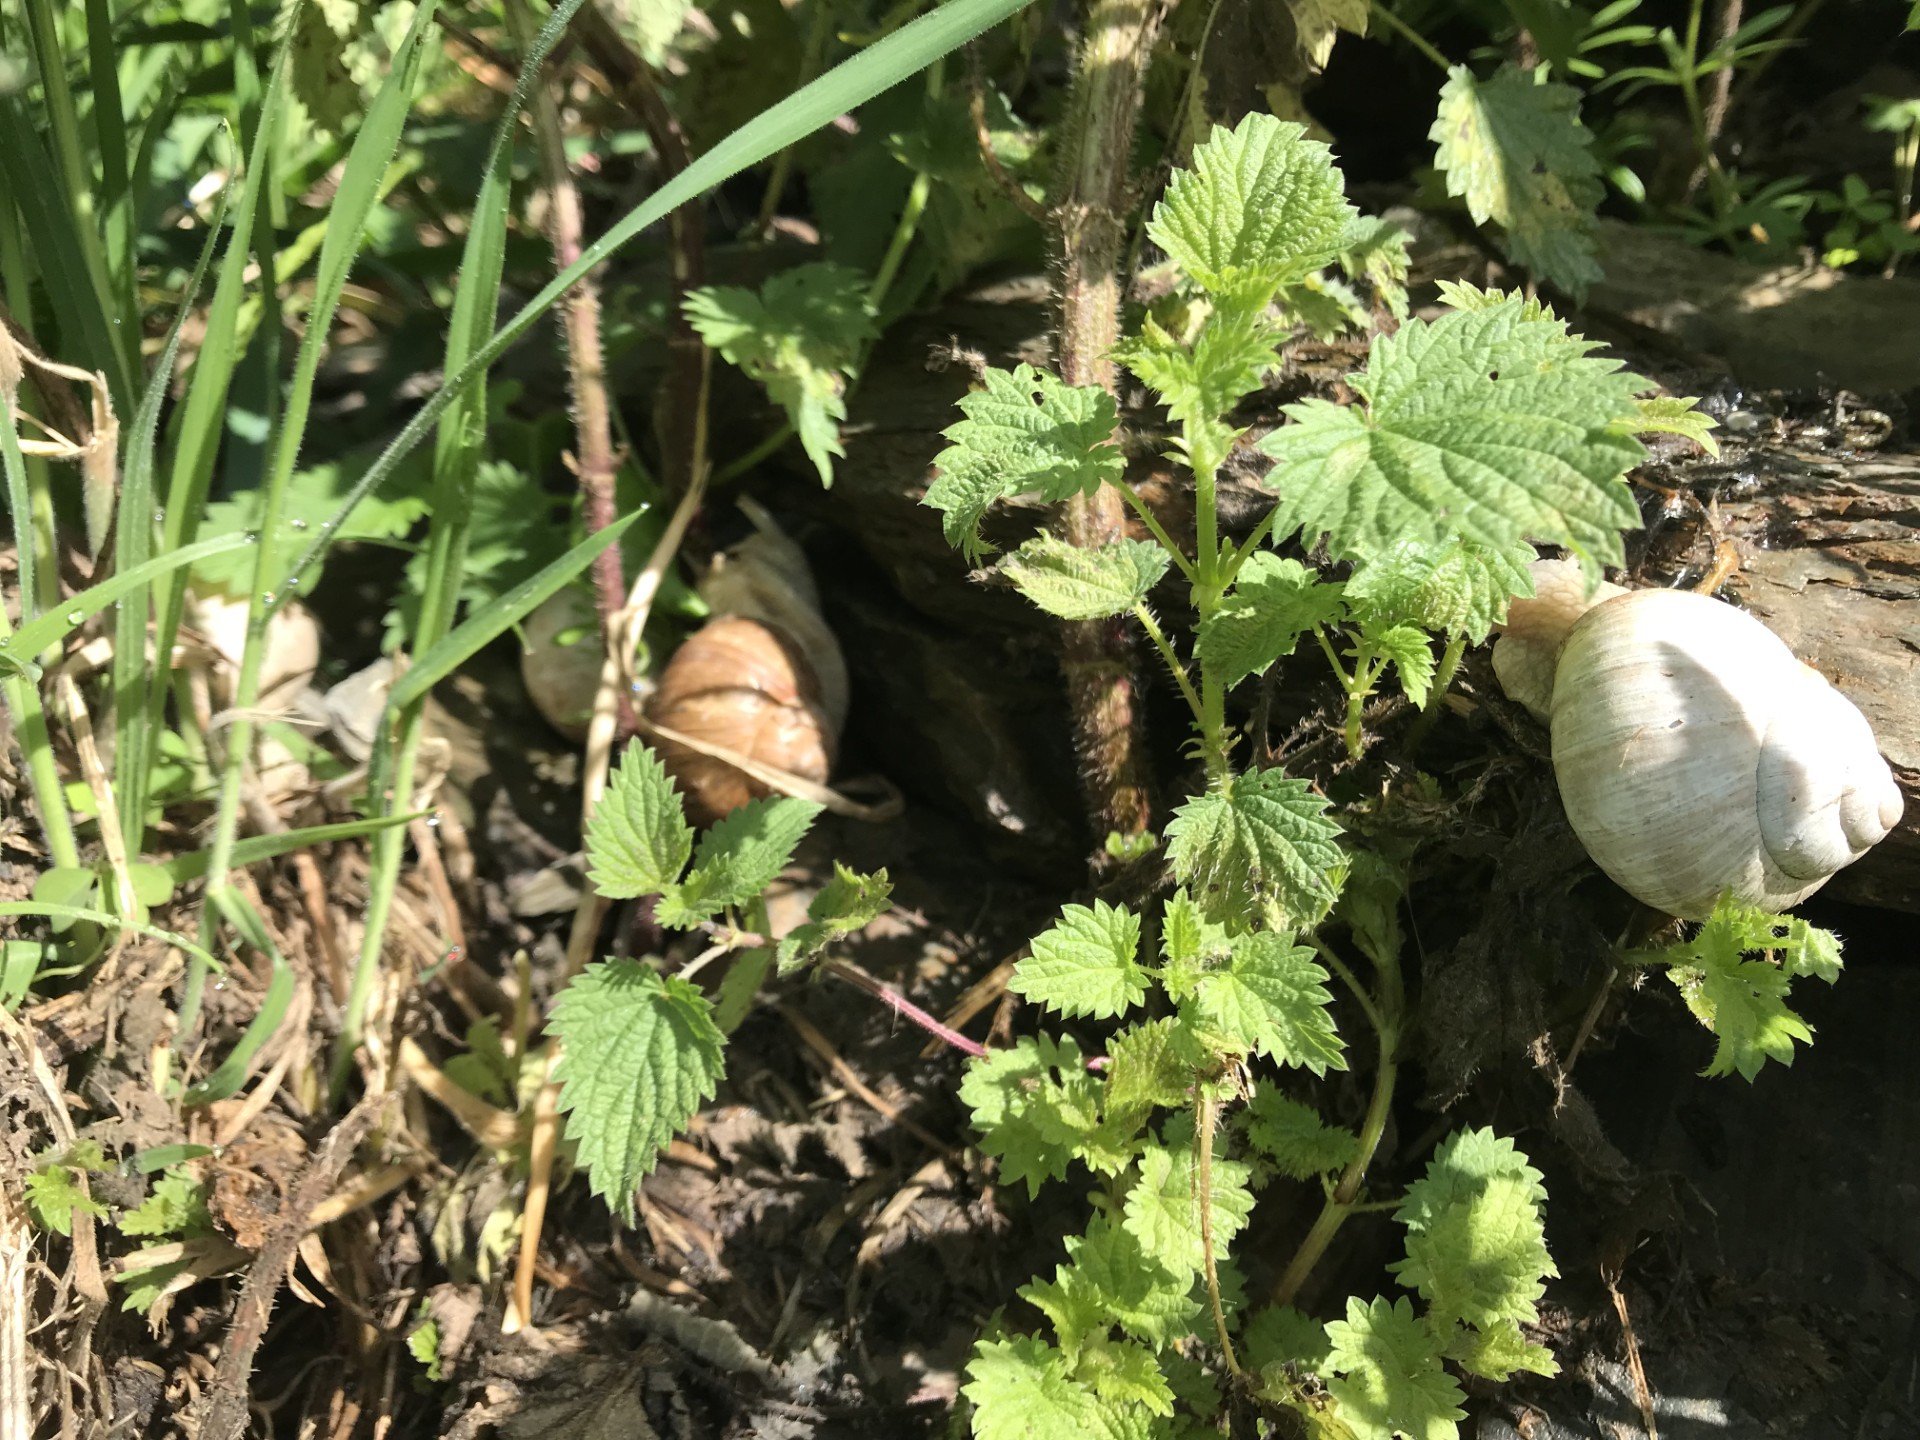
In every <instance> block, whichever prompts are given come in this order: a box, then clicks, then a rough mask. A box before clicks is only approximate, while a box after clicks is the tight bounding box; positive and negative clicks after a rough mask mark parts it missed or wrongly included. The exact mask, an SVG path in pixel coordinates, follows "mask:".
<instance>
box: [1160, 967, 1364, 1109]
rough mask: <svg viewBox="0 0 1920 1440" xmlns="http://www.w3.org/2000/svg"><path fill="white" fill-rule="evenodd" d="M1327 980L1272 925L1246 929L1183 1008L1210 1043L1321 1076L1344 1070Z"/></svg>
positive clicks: (1343, 1060)
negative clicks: (1228, 955) (1264, 928)
mask: <svg viewBox="0 0 1920 1440" xmlns="http://www.w3.org/2000/svg"><path fill="white" fill-rule="evenodd" d="M1326 981H1327V972H1326V971H1325V970H1323V969H1321V968H1320V962H1319V961H1318V960H1316V959H1315V958H1314V954H1313V951H1311V950H1309V949H1307V948H1306V947H1305V946H1304V945H1294V944H1292V943H1291V942H1290V941H1288V939H1287V938H1286V937H1285V936H1284V935H1275V934H1273V933H1271V932H1269V931H1260V932H1257V933H1255V934H1251V935H1241V936H1237V937H1235V939H1234V942H1233V959H1232V961H1231V962H1230V963H1229V964H1228V965H1227V966H1225V967H1224V968H1222V969H1218V970H1210V971H1208V972H1207V973H1206V974H1204V975H1202V976H1201V977H1200V979H1199V982H1198V984H1197V985H1195V987H1194V992H1193V999H1192V1000H1191V1001H1189V1002H1188V1003H1187V1005H1184V1006H1182V1014H1183V1016H1185V1017H1187V1018H1188V1019H1189V1023H1190V1024H1192V1025H1193V1027H1194V1029H1195V1030H1196V1031H1197V1032H1199V1033H1200V1034H1201V1035H1203V1036H1205V1037H1206V1039H1207V1042H1208V1046H1209V1048H1210V1049H1214V1050H1216V1051H1225V1052H1233V1053H1237V1054H1240V1055H1264V1056H1266V1057H1268V1058H1269V1059H1271V1060H1274V1061H1276V1062H1278V1063H1279V1064H1282V1065H1300V1066H1304V1067H1305V1068H1306V1069H1308V1070H1311V1071H1312V1072H1313V1073H1314V1074H1315V1075H1323V1074H1325V1073H1326V1072H1327V1071H1328V1070H1329V1069H1333V1070H1344V1069H1346V1068H1347V1062H1346V1057H1345V1056H1344V1054H1343V1053H1342V1051H1343V1049H1344V1047H1343V1045H1342V1044H1341V1040H1340V1036H1339V1034H1338V1033H1337V1032H1336V1031H1335V1029H1334V1025H1333V1016H1332V1014H1331V1013H1330V1012H1329V1010H1328V1009H1327V1007H1328V1006H1329V1005H1330V1004H1332V1002H1333V995H1332V993H1331V992H1330V991H1328V989H1327V986H1326Z"/></svg>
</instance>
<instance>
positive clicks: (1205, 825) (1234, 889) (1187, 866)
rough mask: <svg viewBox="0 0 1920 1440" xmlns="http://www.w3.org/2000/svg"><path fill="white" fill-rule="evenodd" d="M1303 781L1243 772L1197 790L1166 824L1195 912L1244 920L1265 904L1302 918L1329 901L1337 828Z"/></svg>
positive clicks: (1177, 871)
mask: <svg viewBox="0 0 1920 1440" xmlns="http://www.w3.org/2000/svg"><path fill="white" fill-rule="evenodd" d="M1326 810H1327V801H1326V799H1325V798H1324V797H1322V796H1319V795H1315V794H1314V793H1313V791H1312V790H1311V789H1310V788H1309V787H1308V785H1307V782H1306V781H1304V780H1294V779H1290V778H1288V777H1287V776H1285V775H1283V774H1281V773H1280V772H1279V771H1278V770H1248V771H1243V772H1242V773H1241V774H1238V775H1235V776H1234V777H1233V778H1232V779H1231V780H1230V781H1228V782H1227V788H1226V789H1225V790H1224V791H1219V790H1214V791H1209V792H1207V793H1206V794H1204V795H1197V796H1195V797H1194V798H1193V799H1191V800H1189V801H1188V802H1187V803H1186V804H1184V805H1182V806H1181V807H1180V808H1179V810H1177V811H1176V812H1175V813H1174V817H1173V819H1172V820H1171V821H1170V822H1169V823H1168V825H1167V832H1166V833H1167V857H1168V859H1169V860H1170V861H1171V862H1172V864H1173V873H1174V878H1175V879H1176V880H1178V881H1180V882H1181V883H1182V884H1187V885H1191V886H1192V887H1193V895H1194V899H1195V901H1196V902H1197V903H1198V905H1199V907H1200V910H1201V913H1202V914H1204V915H1205V916H1206V917H1207V918H1208V919H1210V920H1215V921H1219V922H1222V923H1228V924H1234V923H1238V924H1245V923H1247V922H1249V921H1250V920H1251V919H1252V918H1253V917H1254V915H1255V913H1256V912H1257V910H1258V909H1259V907H1260V906H1261V905H1262V904H1263V903H1265V902H1272V903H1273V904H1276V905H1278V906H1279V907H1280V908H1281V909H1282V910H1284V911H1285V912H1286V913H1287V914H1288V915H1289V916H1292V917H1295V918H1296V919H1298V918H1304V917H1308V916H1312V915H1316V914H1319V913H1321V912H1322V911H1324V910H1325V909H1326V908H1327V906H1328V905H1330V904H1331V903H1332V902H1333V883H1332V878H1331V877H1332V875H1333V872H1334V870H1335V869H1336V868H1337V867H1338V866H1339V865H1340V863H1341V855H1340V847H1339V845H1338V844H1337V843H1336V841H1337V840H1338V838H1339V835H1340V827H1339V826H1338V825H1337V824H1335V823H1334V822H1333V821H1332V820H1330V819H1328V818H1327V814H1326Z"/></svg>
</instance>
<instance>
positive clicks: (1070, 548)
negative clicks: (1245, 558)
mask: <svg viewBox="0 0 1920 1440" xmlns="http://www.w3.org/2000/svg"><path fill="white" fill-rule="evenodd" d="M1171 560H1172V557H1171V556H1170V555H1168V554H1167V552H1166V551H1165V550H1163V549H1161V548H1160V546H1159V545H1158V544H1156V543H1155V542H1153V541H1151V540H1116V541H1114V542H1113V543H1112V544H1111V545H1102V546H1101V547H1100V548H1099V549H1097V550H1082V549H1080V548H1079V547H1078V546H1077V545H1070V544H1068V543H1067V542H1066V541H1065V540H1061V539H1058V538H1056V537H1054V536H1052V535H1036V536H1034V538H1033V539H1031V540H1029V541H1027V543H1026V544H1024V545H1022V546H1021V547H1020V548H1019V549H1018V550H1016V551H1014V552H1013V553H1012V554H1011V555H1009V556H1008V557H1007V558H1006V559H1005V560H1003V561H1002V562H1001V564H1000V569H1001V571H1002V573H1004V574H1005V575H1006V576H1007V578H1008V579H1010V580H1011V581H1013V583H1014V587H1015V588H1016V589H1018V590H1019V592H1020V593H1021V594H1022V595H1024V596H1026V597H1027V599H1029V600H1031V601H1032V602H1033V603H1034V604H1035V605H1038V606H1039V607H1040V608H1041V609H1042V610H1044V611H1046V612H1047V613H1048V614H1049V615H1057V616H1059V617H1060V618H1061V619H1062V620H1101V619H1105V618H1106V617H1108V616H1110V615H1125V614H1127V613H1129V612H1130V611H1131V610H1132V609H1133V607H1134V606H1136V605H1138V604H1140V603H1141V602H1142V601H1144V600H1145V599H1146V598H1147V595H1148V592H1150V591H1151V590H1152V589H1153V587H1154V586H1155V585H1157V584H1158V583H1159V581H1160V577H1161V576H1162V575H1164V574H1166V573H1167V566H1168V564H1169V563H1170V562H1171Z"/></svg>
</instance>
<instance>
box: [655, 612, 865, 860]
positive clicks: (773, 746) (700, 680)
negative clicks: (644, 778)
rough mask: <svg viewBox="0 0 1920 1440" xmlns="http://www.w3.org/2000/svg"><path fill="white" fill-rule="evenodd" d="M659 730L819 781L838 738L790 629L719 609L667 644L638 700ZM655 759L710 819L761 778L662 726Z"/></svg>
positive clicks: (751, 793)
mask: <svg viewBox="0 0 1920 1440" xmlns="http://www.w3.org/2000/svg"><path fill="white" fill-rule="evenodd" d="M648 715H649V718H651V719H652V720H653V722H654V723H655V724H657V725H661V726H664V727H665V728H667V729H669V730H675V731H678V732H680V733H682V734H685V735H689V736H692V737H695V738H697V739H699V740H702V741H704V742H706V743H707V744H709V745H714V746H718V747H721V748H724V749H727V750H732V751H735V752H736V753H738V754H741V755H745V756H747V757H748V758H749V759H752V760H756V761H758V762H760V763H761V764H763V765H770V766H773V767H774V768H776V769H780V770H785V771H788V772H789V773H791V774H795V775H798V776H800V777H802V778H803V779H806V780H811V781H814V782H815V783H817V784H824V783H825V782H826V780H827V777H828V776H829V775H830V774H831V773H832V771H833V761H834V754H835V751H836V749H837V748H838V727H837V726H836V725H835V724H834V720H833V716H832V715H831V714H830V712H829V710H828V708H827V704H826V701H825V698H824V697H823V695H822V693H821V688H820V682H819V679H818V677H817V676H816V674H815V671H814V667H813V665H812V663H811V662H810V661H809V659H808V657H807V655H806V653H805V651H804V650H803V648H802V647H801V646H800V644H799V643H798V642H797V641H796V640H794V639H793V638H792V637H790V636H788V635H786V634H785V633H783V632H782V631H780V630H776V629H774V628H773V627H772V626H770V625H767V624H765V623H763V622H761V621H759V620H751V619H748V618H746V617H745V616H738V615H729V616H722V617H721V618H719V619H717V620H712V621H709V622H708V623H707V624H706V625H705V626H703V627H702V628H701V629H700V630H698V631H696V632H695V633H694V634H693V635H692V636H690V637H689V638H688V640H687V641H686V643H685V644H683V645H682V646H681V647H680V648H679V650H677V651H675V652H674V656H673V659H672V661H671V662H669V663H668V665H667V668H666V671H665V673H664V674H662V675H661V677H660V684H659V687H658V688H657V689H656V690H655V691H654V694H653V700H652V703H651V704H650V705H649V706H648ZM654 748H655V749H656V750H657V751H658V752H659V755H660V760H661V763H662V764H664V765H665V766H666V768H667V773H668V774H670V775H672V776H673V778H674V780H675V781H676V782H677V783H678V785H679V787H680V790H681V793H682V794H683V795H684V796H685V797H686V805H687V815H688V818H690V819H691V820H693V821H694V822H695V823H696V824H701V825H710V824H712V823H713V822H715V821H716V820H719V819H720V818H721V817H722V816H724V815H726V814H727V813H728V812H729V811H732V810H736V809H738V808H739V807H740V806H742V805H744V804H746V803H747V802H748V801H749V800H752V799H756V798H758V797H760V796H763V795H766V794H768V793H770V791H769V787H767V786H766V785H764V784H762V783H761V782H760V781H758V780H756V779H754V778H753V777H752V776H749V775H747V774H745V773H743V772H742V771H740V770H738V769H736V768H734V767H733V766H732V765H729V764H728V763H727V762H726V761H724V760H719V759H715V758H714V757H712V756H709V755H703V754H700V753H698V752H696V751H693V750H690V749H688V748H687V747H686V746H684V745H680V744H678V743H676V742H675V741H673V740H670V739H667V738H666V737H664V736H662V737H659V738H657V739H656V740H655V742H654Z"/></svg>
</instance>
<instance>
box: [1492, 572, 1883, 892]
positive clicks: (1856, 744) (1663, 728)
mask: <svg viewBox="0 0 1920 1440" xmlns="http://www.w3.org/2000/svg"><path fill="white" fill-rule="evenodd" d="M1532 568H1533V576H1534V587H1535V592H1536V598H1534V599H1532V600H1516V601H1515V602H1514V604H1513V607H1512V612H1511V615H1510V618H1509V620H1508V624H1507V629H1506V631H1505V633H1503V634H1502V635H1501V637H1500V640H1499V642H1498V643H1497V644H1496V645H1495V646H1494V652H1493V663H1494V670H1495V672H1496V674H1497V675H1498V676H1499V678H1500V682H1501V685H1502V686H1503V687H1504V688H1505V689H1506V691H1507V693H1508V694H1509V695H1510V696H1512V697H1513V698H1514V699H1515V700H1518V701H1519V702H1520V703H1522V704H1523V705H1526V706H1527V707H1528V708H1529V709H1530V710H1532V711H1533V712H1534V713H1535V714H1536V715H1538V716H1540V717H1541V718H1542V719H1545V720H1546V721H1547V722H1548V725H1549V727H1550V730H1551V733H1552V739H1553V770H1554V776H1555V778H1556V779H1557V780H1558V782H1559V786H1560V798H1561V801H1562V803H1563V804H1564V805H1565V806H1566V811H1567V819H1568V821H1569V822H1570V823H1571V824H1572V826H1573V830H1574V833H1575V834H1576V835H1578V836H1579V837H1580V842H1581V844H1582V845H1584V846H1585V847H1586V850H1587V853H1588V854H1589V855H1590V856H1592V857H1593V860H1594V863H1595V864H1597V865H1598V866H1599V867H1600V868H1601V869H1602V870H1604V871H1605V872H1606V873H1607V875H1608V876H1609V877H1611V878H1612V880H1613V881H1614V882H1615V883H1616V884H1618V885H1619V886H1620V888H1621V889H1623V890H1625V891H1627V892H1628V893H1629V894H1630V895H1633V896H1634V897H1635V898H1636V899H1639V900H1641V901H1643V902H1645V903H1646V904H1648V905H1651V906H1653V907H1654V908H1656V909H1659V910H1663V911H1665V912H1667V913H1668V914H1670V915H1677V916H1681V917H1683V918H1687V919H1700V918H1702V917H1704V916H1706V915H1707V914H1709V913H1710V912H1711V911H1712V909H1713V906H1714V903H1715V901H1716V900H1717V899H1718V898H1719V896H1720V894H1721V892H1722V891H1725V890H1731V891H1732V892H1733V894H1734V896H1735V898H1737V899H1740V900H1744V901H1746V902H1748V903H1750V904H1754V905H1759V906H1761V907H1763V908H1764V909H1767V910H1775V911H1777V910H1784V909H1787V908H1788V907H1789V906H1792V905H1796V904H1798V903H1799V902H1800V901H1802V900H1804V899H1806V898H1807V896H1809V895H1811V894H1813V892H1814V891H1816V890H1818V889H1819V888H1820V887H1821V886H1822V885H1824V884H1826V882H1827V881H1828V879H1830V878H1831V877H1832V876H1833V874H1834V873H1835V872H1836V871H1838V870H1840V869H1842V868H1843V867H1845V866H1847V865H1851V864H1852V863H1853V862H1854V861H1855V860H1858V859H1859V858H1860V857H1861V856H1862V855H1864V854H1865V853H1866V852H1867V851H1868V850H1869V849H1871V848H1872V847H1873V846H1874V845H1876V844H1878V843H1879V842H1880V841H1881V840H1882V839H1884V838H1885V837H1886V835H1887V834H1888V833H1889V832H1890V831H1891V830H1892V829H1893V828H1894V826H1895V825H1897V824H1899V822H1900V816H1901V813H1902V811H1903V809H1904V808H1905V802H1904V800H1903V798H1902V796H1901V793H1900V788H1899V786H1898V785H1897V784H1896V783H1895V782H1894V778H1893V772H1892V771H1891V770H1890V769H1889V768H1888V766H1887V762H1886V761H1885V760H1884V759H1882V758H1881V756H1880V751H1879V748H1878V746H1877V745H1876V744H1875V742H1874V738H1873V731H1872V728H1871V727H1870V726H1869V725H1868V724H1867V720H1866V717H1865V716H1864V715H1862V714H1861V713H1860V711H1859V710H1858V709H1857V708H1855V706H1854V705H1853V703H1852V702H1851V701H1849V700H1848V699H1847V698H1846V697H1845V696H1843V695H1842V694H1841V693H1840V692H1839V691H1838V690H1835V689H1834V688H1833V686H1832V685H1830V684H1828V683H1827V681H1826V679H1825V677H1824V676H1822V675H1821V674H1820V673H1819V672H1818V671H1815V670H1812V669H1810V668H1808V667H1807V666H1805V665H1803V664H1801V663H1800V661H1798V660H1797V659H1795V658H1794V656H1793V653H1792V651H1790V650H1788V649H1787V647H1786V645H1785V643H1784V642H1783V641H1781V639H1780V638H1779V637H1778V636H1777V635H1775V634H1774V633H1773V632H1772V631H1771V630H1769V629H1767V627H1766V626H1765V625H1763V624H1761V623H1760V622H1759V621H1758V620H1756V619H1754V618H1753V617H1752V616H1751V615H1748V614H1747V613H1746V612H1745V611H1742V610H1737V609H1735V608H1734V607H1733V606H1731V605H1726V604H1723V603H1721V602H1720V601H1717V600H1712V599H1709V598H1708V597H1706V596H1704V595H1696V594H1692V593H1690V592H1685V591H1675V590H1634V591H1627V590H1621V589H1620V588H1619V587H1618V586H1612V585H1607V586H1602V587H1601V588H1600V589H1599V590H1598V591H1596V592H1595V593H1594V594H1593V595H1592V596H1591V597H1588V596H1586V595H1585V593H1584V591H1585V587H1584V585H1583V584H1582V581H1581V576H1580V570H1579V567H1578V566H1577V565H1575V564H1574V563H1573V562H1571V561H1564V560H1545V561H1539V562H1537V563H1536V564H1535V565H1534V566H1533V567H1532Z"/></svg>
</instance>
